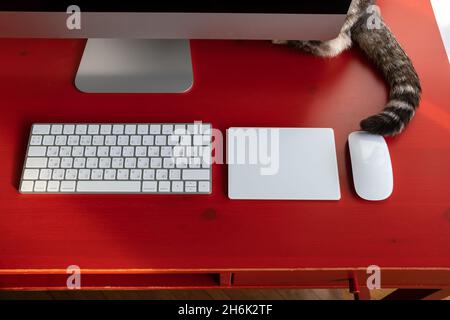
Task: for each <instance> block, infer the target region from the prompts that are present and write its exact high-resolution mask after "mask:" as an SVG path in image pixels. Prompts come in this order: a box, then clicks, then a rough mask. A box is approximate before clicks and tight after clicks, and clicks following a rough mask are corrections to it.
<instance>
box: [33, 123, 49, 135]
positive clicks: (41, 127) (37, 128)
mask: <svg viewBox="0 0 450 320" xmlns="http://www.w3.org/2000/svg"><path fill="white" fill-rule="evenodd" d="M32 133H33V134H37V135H44V134H49V133H50V125H46V124H36V125H34V126H33V130H32Z"/></svg>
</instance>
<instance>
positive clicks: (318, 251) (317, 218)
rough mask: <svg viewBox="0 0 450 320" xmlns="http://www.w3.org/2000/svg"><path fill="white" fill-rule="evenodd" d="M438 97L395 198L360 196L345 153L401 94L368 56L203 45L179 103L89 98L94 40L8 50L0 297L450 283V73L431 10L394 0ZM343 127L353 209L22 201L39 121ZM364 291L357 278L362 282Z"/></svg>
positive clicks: (400, 166)
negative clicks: (81, 79) (82, 73)
mask: <svg viewBox="0 0 450 320" xmlns="http://www.w3.org/2000/svg"><path fill="white" fill-rule="evenodd" d="M379 2H380V5H381V6H382V11H383V14H384V16H385V18H386V20H387V21H388V23H389V24H390V26H391V28H392V29H393V31H394V32H395V33H396V34H397V36H398V38H399V40H400V42H401V43H402V44H403V45H404V47H405V49H406V50H407V51H408V52H409V54H410V56H411V57H412V59H413V60H414V62H415V64H416V67H417V69H418V72H419V74H420V76H421V79H422V82H423V88H424V97H423V102H422V105H421V108H420V111H419V112H418V114H417V117H416V118H415V120H414V121H413V123H412V124H411V126H410V128H409V129H408V130H407V131H406V132H405V133H404V134H403V135H401V136H400V137H398V138H395V139H389V146H390V150H391V153H392V159H393V165H394V171H395V193H394V195H393V196H392V198H390V199H389V200H388V201H385V202H381V203H369V202H366V201H362V200H360V199H358V197H357V196H356V195H355V192H354V189H353V185H352V180H351V171H350V169H349V168H350V162H349V159H348V155H347V154H348V152H347V146H346V140H347V136H348V134H349V133H350V132H352V131H354V130H357V129H358V123H359V121H360V120H361V119H362V118H364V117H366V116H368V115H371V114H373V113H375V112H377V111H378V110H380V109H381V108H382V106H383V105H384V103H385V101H386V98H387V89H386V87H385V84H384V82H383V80H382V79H381V78H380V77H379V76H378V74H377V72H376V70H375V69H374V68H373V67H372V66H371V65H370V64H368V63H367V62H366V61H365V58H364V57H363V56H362V55H361V54H360V53H359V52H358V51H357V50H353V51H350V52H347V53H345V54H343V55H342V56H340V57H338V58H336V59H334V60H323V59H320V58H316V57H312V56H308V55H304V54H301V53H299V52H297V51H293V50H290V49H288V48H283V47H276V46H272V45H271V44H270V43H269V42H250V41H193V42H192V53H193V59H194V62H195V76H196V82H195V86H194V88H193V89H192V91H190V92H189V93H186V94H180V95H163V94H156V95H139V94H138V95H125V94H117V95H111V94H110V95H103V94H83V93H80V92H77V90H76V89H75V88H74V86H73V80H74V75H75V72H76V69H77V66H78V63H79V61H80V57H81V54H82V51H83V47H84V44H85V42H84V41H81V40H5V39H3V40H0V70H1V71H0V88H1V100H0V104H1V110H2V113H1V117H0V148H1V149H0V150H1V155H2V158H1V159H2V160H1V166H0V190H1V192H0V287H1V288H3V289H5V288H22V289H33V288H41V289H42V288H60V287H61V288H63V287H64V286H65V283H66V274H65V269H66V268H67V267H68V266H69V265H78V266H80V267H81V268H82V269H83V278H82V285H83V287H84V288H87V289H89V288H104V287H120V288H156V287H173V288H179V287H188V288H189V287H196V288H199V287H202V288H205V287H220V286H232V287H252V286H258V287H271V286H277V287H280V286H284V287H289V286H292V287H348V286H349V279H352V280H355V279H356V281H357V282H359V283H360V284H364V283H365V279H366V277H367V275H366V273H365V268H366V267H367V266H369V265H378V266H380V267H382V270H383V273H382V285H383V287H395V288H399V287H405V288H408V287H428V288H444V287H450V139H449V138H450V90H449V89H450V88H449V83H450V64H449V63H448V61H447V57H446V54H445V51H444V47H443V45H442V42H441V39H440V36H439V31H438V28H437V26H436V23H435V20H434V16H433V13H432V9H431V6H430V4H429V1H425V0H422V1H409V0H395V1H393V0H389V1H387V0H383V1H379ZM194 120H203V121H209V122H211V123H213V125H214V127H216V128H219V129H221V130H223V131H225V129H226V128H228V127H231V126H293V127H332V128H334V129H335V133H336V143H337V151H338V161H339V171H340V182H341V189H342V200H341V201H339V202H278V201H273V202H272V201H270V202H258V201H252V202H244V201H230V200H228V198H227V168H226V166H219V165H216V166H215V167H214V168H213V179H214V193H213V194H212V195H211V196H206V197H204V196H149V195H133V196H129V195H128V196H127V195H121V196H108V195H100V196H99V195H92V196H91V195H89V196H87V195H59V196H55V195H48V196H42V195H39V196H30V195H20V194H19V193H18V192H17V188H18V184H19V179H20V174H21V167H22V162H23V158H24V153H25V149H26V143H27V137H28V134H29V130H30V126H31V124H32V123H34V122H85V121H87V122H189V121H194ZM350 282H352V281H350Z"/></svg>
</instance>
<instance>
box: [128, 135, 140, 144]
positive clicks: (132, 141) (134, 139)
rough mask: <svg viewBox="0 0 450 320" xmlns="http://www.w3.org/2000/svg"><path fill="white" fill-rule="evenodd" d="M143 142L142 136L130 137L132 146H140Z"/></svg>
mask: <svg viewBox="0 0 450 320" xmlns="http://www.w3.org/2000/svg"><path fill="white" fill-rule="evenodd" d="M141 144H142V137H141V136H131V138H130V145H132V146H140V145H141Z"/></svg>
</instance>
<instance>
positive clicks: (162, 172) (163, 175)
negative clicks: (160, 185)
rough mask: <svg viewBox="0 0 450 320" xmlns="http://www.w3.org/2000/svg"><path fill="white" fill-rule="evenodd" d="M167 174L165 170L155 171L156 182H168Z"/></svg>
mask: <svg viewBox="0 0 450 320" xmlns="http://www.w3.org/2000/svg"><path fill="white" fill-rule="evenodd" d="M168 178H169V172H168V171H167V170H165V169H160V170H156V180H168Z"/></svg>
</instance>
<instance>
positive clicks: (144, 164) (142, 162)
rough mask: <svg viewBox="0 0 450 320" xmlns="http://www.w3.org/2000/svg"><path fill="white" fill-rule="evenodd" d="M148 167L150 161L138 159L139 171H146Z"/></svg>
mask: <svg viewBox="0 0 450 320" xmlns="http://www.w3.org/2000/svg"><path fill="white" fill-rule="evenodd" d="M149 165H150V160H149V158H139V159H138V165H137V166H138V168H140V169H146V168H148V167H149Z"/></svg>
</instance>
